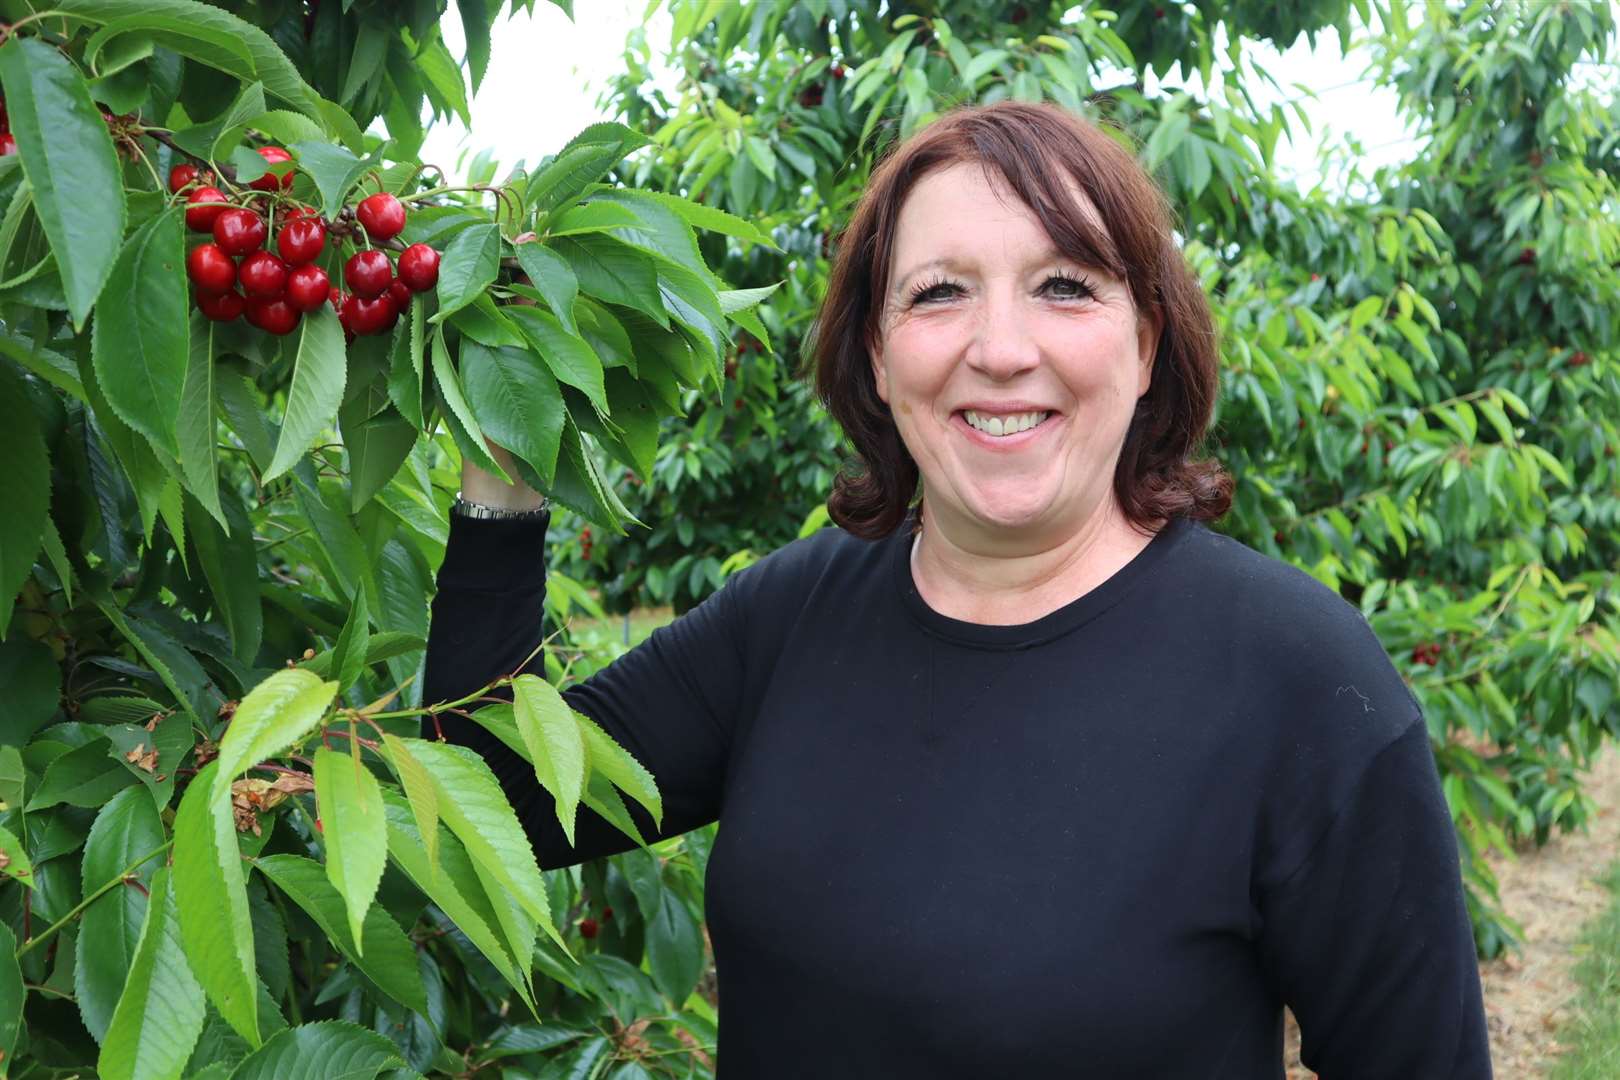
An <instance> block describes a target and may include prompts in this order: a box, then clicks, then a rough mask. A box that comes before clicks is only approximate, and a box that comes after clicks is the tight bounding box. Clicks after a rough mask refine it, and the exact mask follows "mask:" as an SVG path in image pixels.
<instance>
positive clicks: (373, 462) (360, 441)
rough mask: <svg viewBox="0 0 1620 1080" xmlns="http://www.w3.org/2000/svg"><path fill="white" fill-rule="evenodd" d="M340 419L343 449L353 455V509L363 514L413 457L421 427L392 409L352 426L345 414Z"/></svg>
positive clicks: (350, 505) (350, 477)
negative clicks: (407, 459) (413, 449)
mask: <svg viewBox="0 0 1620 1080" xmlns="http://www.w3.org/2000/svg"><path fill="white" fill-rule="evenodd" d="M418 407H420V405H418ZM339 420H340V431H341V432H342V435H343V448H344V450H346V451H347V452H348V455H349V509H350V510H351V511H353V512H355V513H359V512H360V508H361V507H363V506H365V505H366V503H368V502H370V501H371V497H372V496H373V495H375V494H377V492H379V491H381V490H382V489H383V488H384V487H386V486H387V485H388V481H390V480H392V479H393V478H394V474H395V473H397V472H399V467H400V466H401V465H403V464H404V463H405V459H406V458H407V457H409V456H410V454H411V448H412V447H413V446H415V445H416V434H417V428H416V426H415V425H413V424H411V423H410V421H408V420H406V419H405V417H403V416H401V415H400V414H399V413H398V412H396V411H395V410H394V409H392V408H385V409H383V410H382V411H381V412H379V413H377V414H376V415H374V416H369V417H367V418H366V419H364V420H362V421H360V422H359V423H358V424H353V425H352V426H351V425H350V424H349V423H348V422H347V417H346V416H344V415H342V414H340V417H339Z"/></svg>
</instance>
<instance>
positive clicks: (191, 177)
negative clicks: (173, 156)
mask: <svg viewBox="0 0 1620 1080" xmlns="http://www.w3.org/2000/svg"><path fill="white" fill-rule="evenodd" d="M201 173H202V170H201V169H199V168H197V166H195V165H193V164H192V163H191V162H189V161H185V162H181V163H180V164H179V165H176V166H175V167H174V168H172V169H170V170H169V191H170V192H171V193H173V194H176V195H178V194H179V193H180V190H181V189H182V188H184V187H186V186H187V185H188V184H195V183H196V182H197V177H198V176H199V175H200V174H201Z"/></svg>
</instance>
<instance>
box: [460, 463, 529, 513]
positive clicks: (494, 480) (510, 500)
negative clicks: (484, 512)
mask: <svg viewBox="0 0 1620 1080" xmlns="http://www.w3.org/2000/svg"><path fill="white" fill-rule="evenodd" d="M500 458H504V460H500ZM500 458H498V459H497V460H499V461H500V465H501V467H502V468H503V469H505V470H506V473H507V475H508V476H512V477H514V482H513V483H510V484H508V483H506V482H505V481H503V480H502V479H501V478H500V477H498V476H496V475H495V474H494V473H490V472H485V471H484V470H483V469H480V468H479V467H478V466H477V465H474V464H473V463H472V462H470V461H464V462H462V463H461V498H462V499H463V500H464V501H466V502H470V503H477V504H479V505H480V506H489V507H494V508H496V509H499V510H538V509H539V508H540V507H542V506H544V505H545V504H546V498H545V496H544V495H541V494H540V493H539V492H538V491H535V490H534V489H533V488H531V487H530V486H529V485H527V484H525V483H524V482H523V481H522V480H517V479H515V478H516V475H517V470H516V467H515V466H514V465H513V464H512V458H511V455H509V454H507V453H505V452H504V451H501V452H500Z"/></svg>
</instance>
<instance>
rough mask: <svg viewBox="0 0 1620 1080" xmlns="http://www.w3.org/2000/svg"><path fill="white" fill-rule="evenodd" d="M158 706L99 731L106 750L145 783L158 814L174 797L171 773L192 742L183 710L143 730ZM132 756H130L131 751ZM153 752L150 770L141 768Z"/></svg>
mask: <svg viewBox="0 0 1620 1080" xmlns="http://www.w3.org/2000/svg"><path fill="white" fill-rule="evenodd" d="M159 711H161V709H160V708H159V707H157V706H156V705H155V704H154V706H153V708H151V709H148V710H147V712H146V716H145V717H141V718H140V722H139V723H118V724H109V725H108V726H107V727H106V728H104V729H103V730H104V731H106V733H107V741H108V743H109V744H110V745H109V747H108V750H107V753H108V754H109V755H110V756H111V757H112V758H113V759H114V760H115V761H117V762H118V763H119V764H120V765H122V766H123V767H124V769H125V770H126V771H128V772H129V774H130V775H131V776H133V777H135V779H137V780H139V781H140V782H141V783H142V784H144V785H145V786H146V790H147V793H148V794H149V795H151V797H152V805H153V807H154V808H155V809H157V811H158V812H159V813H162V812H163V810H165V809H166V808H167V807H168V805H169V800H170V799H172V798H173V797H174V780H175V773H176V771H177V770H178V769H179V766H180V760H181V759H182V758H183V757H185V755H186V751H188V750H190V749H191V748H192V746H193V745H195V743H196V738H195V735H194V733H193V732H192V730H191V718H190V717H188V716H187V715H186V714H185V713H183V712H172V713H170V714H169V715H167V716H165V717H163V719H161V720H159V721H158V722H157V726H156V728H154V729H153V730H151V731H148V730H147V729H146V721H147V720H148V719H149V718H150V717H151V716H152V714H153V713H154V712H159ZM81 713H82V710H81ZM132 751H133V752H134V753H135V758H134V759H133V760H132V759H131V757H130V754H131V752H132ZM153 753H155V754H156V755H157V760H156V761H154V762H152V770H151V771H147V770H146V769H143V768H141V764H142V763H144V761H145V760H146V759H147V757H148V755H150V754H153Z"/></svg>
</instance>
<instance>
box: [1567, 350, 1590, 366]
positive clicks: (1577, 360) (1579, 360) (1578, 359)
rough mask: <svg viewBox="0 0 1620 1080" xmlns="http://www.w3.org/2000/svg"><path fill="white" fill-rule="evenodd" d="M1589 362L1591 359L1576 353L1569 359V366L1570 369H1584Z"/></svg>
mask: <svg viewBox="0 0 1620 1080" xmlns="http://www.w3.org/2000/svg"><path fill="white" fill-rule="evenodd" d="M1591 362H1592V358H1591V357H1589V356H1587V355H1586V354H1585V353H1583V352H1577V353H1576V354H1575V355H1574V356H1572V357H1570V358H1569V366H1570V367H1585V366H1586V365H1587V364H1590V363H1591Z"/></svg>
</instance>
